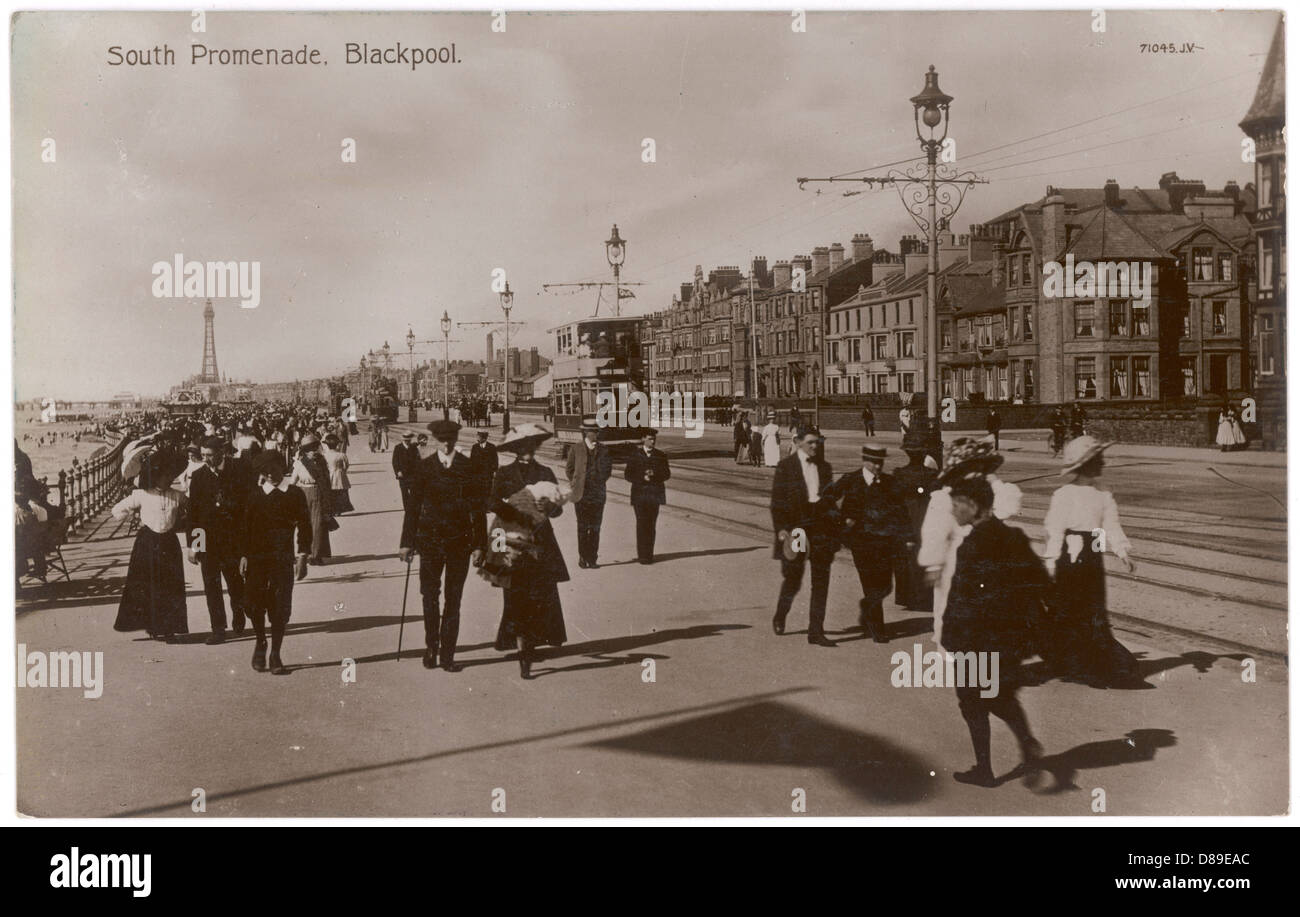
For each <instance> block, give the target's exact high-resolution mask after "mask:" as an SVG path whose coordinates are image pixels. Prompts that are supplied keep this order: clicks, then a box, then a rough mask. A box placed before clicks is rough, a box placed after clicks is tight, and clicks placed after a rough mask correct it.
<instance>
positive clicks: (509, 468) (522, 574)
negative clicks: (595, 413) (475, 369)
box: [491, 424, 569, 678]
mask: <svg viewBox="0 0 1300 917" xmlns="http://www.w3.org/2000/svg"><path fill="white" fill-rule="evenodd" d="M550 437H551V432H550V431H549V430H547V429H546V428H545V427H541V426H538V425H537V424H521V425H520V426H518V427H515V428H513V429H512V430H511V431H510V434H509V435H508V436H507V437H506V439H505V441H503V442H502V443H501V444H500V445H499V446H498V447H497V449H498V451H500V452H514V453H515V455H516V458H515V461H514V462H512V463H511V464H509V465H505V466H504V467H502V468H500V469H499V470H498V471H497V474H496V478H495V481H494V483H493V487H492V507H491V509H492V512H494V513H496V514H497V515H498V516H499V517H501V518H502V519H507V520H513V519H516V518H517V517H518V515H519V510H517V509H516V508H515V507H514V506H511V505H510V502H509V501H510V498H511V497H513V496H515V495H516V494H517V493H518V492H519V491H521V490H523V489H524V488H526V487H528V486H529V485H530V484H537V483H538V482H541V481H547V482H549V483H551V484H555V483H556V482H555V475H554V474H553V473H552V472H551V469H549V468H547V467H546V466H544V465H540V464H538V462H537V461H536V459H535V457H534V455H533V453H534V452H535V451H536V449H537V447H538V446H539V445H541V444H542V443H543V442H545V441H546V440H547V439H549V438H550ZM544 506H545V510H544V512H545V514H546V516H548V517H550V518H547V519H544V520H543V521H542V522H541V524H540V525H538V526H536V527H535V528H534V529H533V541H534V543H535V545H536V548H537V551H536V555H535V556H534V555H533V554H531V553H525V554H523V555H521V556H520V557H519V558H517V560H516V562H515V565H514V567H513V569H512V570H511V573H510V578H509V585H507V586H505V588H504V589H503V608H502V613H501V626H500V627H498V628H497V639H496V648H497V649H498V650H500V651H502V652H507V651H509V650H511V649H516V650H518V653H519V657H518V658H519V675H520V677H521V678H531V677H532V663H533V661H534V659H535V650H536V648H537V647H539V646H560V645H562V644H563V643H564V642H565V641H567V640H568V633H567V632H566V630H565V627H564V610H563V608H562V607H561V606H560V590H559V589H558V588H557V587H556V584H557V583H567V582H568V581H569V568H568V567H567V566H566V565H565V563H564V555H562V554H561V553H560V545H559V543H558V542H556V540H555V531H554V530H553V529H552V528H551V523H550V519H551V518H555V517H556V516H559V515H560V514H561V513H562V512H563V508H562V506H560V505H559V504H551V503H547V504H544Z"/></svg>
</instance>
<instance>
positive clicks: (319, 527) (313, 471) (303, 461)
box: [289, 433, 337, 566]
mask: <svg viewBox="0 0 1300 917" xmlns="http://www.w3.org/2000/svg"><path fill="white" fill-rule="evenodd" d="M318 449H320V440H319V439H317V438H316V434H315V433H308V434H306V435H305V436H304V437H303V438H302V442H301V443H299V445H298V460H297V461H296V462H294V463H293V475H292V476H291V477H290V478H289V483H290V484H294V485H296V486H298V487H299V488H301V489H302V492H303V495H304V496H305V497H306V498H307V509H308V510H309V511H310V514H311V555H310V556H309V557H308V558H307V563H309V564H311V565H312V566H319V565H322V564H324V563H325V562H326V561H327V560H329V558H330V557H332V556H333V552H332V550H331V548H330V519H331V517H332V516H333V515H334V510H333V506H332V504H333V500H332V496H333V491H331V490H330V470H329V466H328V465H327V464H326V463H325V458H324V457H323V456H322V455H321V454H320V452H318V451H317V450H318ZM335 527H336V528H337V526H335Z"/></svg>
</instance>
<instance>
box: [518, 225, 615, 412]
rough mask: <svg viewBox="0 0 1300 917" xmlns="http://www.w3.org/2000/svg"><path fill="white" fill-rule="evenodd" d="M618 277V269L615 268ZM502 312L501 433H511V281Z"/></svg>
mask: <svg viewBox="0 0 1300 917" xmlns="http://www.w3.org/2000/svg"><path fill="white" fill-rule="evenodd" d="M614 235H615V236H617V235H618V227H617V226H615V227H614ZM614 270H615V276H616V277H617V276H618V274H617V271H618V269H617V268H615V269H614ZM500 296H501V311H502V312H504V313H505V314H506V352H505V355H504V356H505V359H504V360H502V362H501V369H502V381H503V382H504V389H505V390H504V393H503V394H504V398H503V400H502V402H501V403H502V411H501V432H502V433H508V432H510V308H511V306H513V305H514V304H515V294H514V293H511V292H510V281H508V280H507V281H506V288H505V289H504V290H502V291H501V293H500Z"/></svg>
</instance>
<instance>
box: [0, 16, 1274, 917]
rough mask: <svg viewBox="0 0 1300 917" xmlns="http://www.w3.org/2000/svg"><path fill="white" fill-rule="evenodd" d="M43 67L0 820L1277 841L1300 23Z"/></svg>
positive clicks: (237, 33) (813, 23) (748, 35)
mask: <svg viewBox="0 0 1300 917" xmlns="http://www.w3.org/2000/svg"><path fill="white" fill-rule="evenodd" d="M9 30H10V36H9V45H10V62H9V80H10V83H9V86H10V106H9V108H10V115H9V117H10V165H11V176H10V179H11V180H10V186H11V187H10V193H11V201H12V229H11V231H12V250H11V260H12V296H13V307H12V334H13V343H12V360H13V364H12V365H13V372H12V380H11V385H12V393H13V397H12V405H13V410H12V414H11V421H12V424H13V438H14V504H15V515H14V530H13V539H14V560H13V562H14V570H13V577H12V582H13V583H14V597H15V601H14V604H15V612H14V648H13V650H12V652H13V654H14V655H13V658H14V660H15V662H14V666H15V682H14V684H15V689H14V703H13V704H12V705H11V706H12V707H13V717H14V720H13V735H12V738H11V740H12V742H13V751H14V756H13V760H14V762H15V765H16V772H15V773H14V774H13V777H12V780H13V790H12V791H13V794H14V799H15V806H16V811H15V812H12V813H7V817H8V816H13V817H15V818H22V819H34V820H37V821H38V822H42V821H44V822H48V821H50V820H55V819H70V818H75V819H109V818H114V819H136V820H139V819H160V818H162V819H179V820H205V819H206V820H216V819H286V818H299V817H309V818H316V819H360V818H373V819H439V820H444V821H448V822H450V821H453V820H456V821H459V820H464V819H478V820H492V819H499V820H507V819H538V818H542V819H566V820H593V819H600V820H605V819H609V820H613V819H623V820H626V819H658V818H684V819H748V820H759V819H761V820H763V821H782V822H784V821H790V820H800V819H817V818H836V819H840V818H849V817H853V818H858V819H862V818H885V817H900V816H902V817H908V818H913V817H945V818H948V819H963V820H969V819H975V818H991V817H998V816H1011V817H1016V818H1019V819H1034V820H1038V819H1042V820H1047V819H1059V818H1062V817H1076V818H1087V819H1092V820H1095V821H1102V820H1105V819H1107V818H1108V817H1113V816H1144V817H1164V818H1168V817H1174V816H1197V817H1202V818H1203V817H1208V816H1234V817H1239V818H1244V817H1256V816H1286V815H1288V814H1289V813H1290V811H1291V802H1290V801H1291V783H1290V773H1291V756H1290V747H1289V746H1290V740H1291V736H1290V712H1291V711H1290V707H1289V704H1288V695H1289V692H1290V678H1289V672H1288V652H1289V651H1288V639H1289V629H1288V628H1289V618H1288V606H1289V599H1288V593H1289V590H1288V576H1287V569H1288V550H1287V544H1288V519H1287V477H1288V475H1287V435H1288V425H1287V322H1286V277H1287V271H1286V133H1285V130H1286V111H1285V108H1286V62H1285V58H1286V49H1285V44H1286V40H1285V22H1284V17H1283V14H1282V12H1281V11H1280V10H1277V9H1241V8H1237V9H1227V10H1209V9H1196V10H1193V9H1184V10H1178V9H1167V8H1166V9H1160V10H1137V9H1124V8H1116V9H1107V10H1101V9H1096V10H1082V9H1081V10H1060V9H1054V10H1049V9H1041V10H1033V9H1020V10H981V9H977V8H973V7H972V8H962V9H949V10H933V11H919V10H911V11H904V10H843V9H841V10H834V11H828V10H821V11H819V10H775V9H773V10H765V11H740V10H719V9H715V10H706V9H696V10H655V11H651V10H643V11H638V12H631V11H626V12H620V11H613V10H606V11H597V10H585V11H568V12H566V11H558V10H552V11H542V10H534V11H526V10H520V11H514V10H479V11H443V12H415V11H364V12H363V11H344V10H333V11H324V10H315V11H310V10H297V11H271V10H260V11H259V10H239V11H235V10H221V9H206V10H175V11H162V10H149V11H143V10H141V11H107V10H98V11H89V10H82V11H71V10H68V11H52V10H43V11H17V12H13V13H12V15H11V17H10V20H9ZM832 650H834V652H832ZM1151 852H1152V853H1153V854H1154V853H1158V852H1159V851H1154V850H1153V851H1151ZM77 856H78V855H77V850H76V848H73V849H72V854H71V856H70V858H65V860H66V862H65V863H64V864H63V865H62V866H60V865H59V864H52V865H53V866H54V873H53V874H51V877H50V883H51V885H54V886H55V887H59V881H60V880H59V878H58V876H59V875H60V870H64V873H66V874H65V875H64V879H63V881H66V882H68V883H70V884H71V885H73V886H75V885H76V883H77ZM56 859H57V858H56ZM1139 865H1141V864H1139ZM1146 865H1150V864H1146ZM1157 865H1158V864H1157ZM1219 865H1232V864H1231V861H1226V862H1221V863H1219ZM47 871H48V870H47ZM92 872H94V870H92ZM43 875H44V874H42V876H41V877H40V878H42V880H43ZM1207 890H1208V888H1207ZM145 894H146V895H147V894H148V892H147V891H146V892H145Z"/></svg>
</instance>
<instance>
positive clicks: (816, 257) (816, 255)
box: [810, 245, 831, 275]
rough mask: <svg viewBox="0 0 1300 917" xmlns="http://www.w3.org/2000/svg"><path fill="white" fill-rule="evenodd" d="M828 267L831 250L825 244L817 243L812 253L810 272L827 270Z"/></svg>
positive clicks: (815, 272) (817, 272)
mask: <svg viewBox="0 0 1300 917" xmlns="http://www.w3.org/2000/svg"><path fill="white" fill-rule="evenodd" d="M830 268H831V250H830V249H829V248H828V247H827V246H825V245H819V246H817V247H816V248H814V249H813V253H812V271H811V272H810V274H811V275H815V274H820V273H822V272H823V271H829V270H830Z"/></svg>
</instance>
